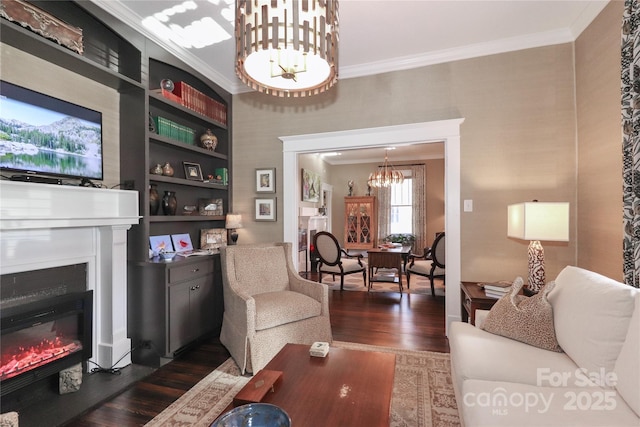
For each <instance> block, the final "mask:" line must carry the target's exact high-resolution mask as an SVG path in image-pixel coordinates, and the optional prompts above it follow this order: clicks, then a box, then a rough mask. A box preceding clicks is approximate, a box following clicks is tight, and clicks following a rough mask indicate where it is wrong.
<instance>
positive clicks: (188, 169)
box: [182, 162, 202, 181]
mask: <svg viewBox="0 0 640 427" xmlns="http://www.w3.org/2000/svg"><path fill="white" fill-rule="evenodd" d="M182 164H183V165H184V177H185V178H186V179H189V180H191V181H202V168H200V165H199V164H197V163H191V162H182Z"/></svg>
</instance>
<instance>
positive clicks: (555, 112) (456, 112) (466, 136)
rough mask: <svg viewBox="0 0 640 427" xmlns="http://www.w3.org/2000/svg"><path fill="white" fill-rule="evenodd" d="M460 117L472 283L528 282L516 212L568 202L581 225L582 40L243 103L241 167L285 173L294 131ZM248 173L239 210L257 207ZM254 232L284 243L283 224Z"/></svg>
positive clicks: (553, 258) (569, 258)
mask: <svg viewBox="0 0 640 427" xmlns="http://www.w3.org/2000/svg"><path fill="white" fill-rule="evenodd" d="M458 117H463V118H465V122H464V123H463V124H462V128H461V129H462V135H461V197H462V199H473V200H474V212H471V213H463V214H462V215H461V239H462V254H461V255H462V272H461V273H462V279H463V280H497V279H505V278H507V279H508V278H513V277H514V276H515V275H526V272H527V257H526V252H527V242H523V241H515V240H510V239H508V238H507V236H506V212H507V205H508V204H510V203H516V202H522V201H528V200H532V199H534V198H535V199H539V200H544V201H559V200H564V201H569V202H571V206H572V212H573V216H572V218H573V222H574V223H575V204H576V200H575V186H576V178H575V175H576V165H575V162H576V151H575V109H574V92H573V46H572V44H563V45H558V46H549V47H543V48H537V49H529V50H524V51H519V52H512V53H505V54H501V55H492V56H487V57H483V58H476V59H470V60H465V61H458V62H454V63H448V64H441V65H434V66H429V67H424V68H419V69H414V70H408V71H399V72H393V73H387V74H382V75H375V76H369V77H362V78H356V79H345V80H341V81H339V82H338V84H337V86H336V87H335V88H333V89H332V90H331V91H329V92H328V93H325V94H322V95H320V96H317V97H313V98H309V99H292V100H287V99H276V98H273V97H268V96H265V95H263V94H258V93H246V94H241V95H237V96H234V135H233V137H234V156H233V159H234V165H233V166H234V171H242V170H244V169H251V170H252V169H253V168H255V167H258V166H261V167H266V166H274V167H276V168H278V170H279V171H281V170H282V147H281V143H280V141H279V140H278V137H279V136H283V135H297V134H307V133H318V132H329V131H337V130H347V129H357V128H367V127H377V126H388V125H395V124H405V123H413V122H425V121H431V120H443V119H452V118H458ZM267 161H268V162H271V163H265V162H267ZM243 177H244V174H242V172H240V174H239V177H236V179H235V181H234V183H235V184H237V186H234V194H233V199H234V210H239V211H243V210H244V209H247V207H248V206H247V201H246V198H245V197H243V189H244V187H245V185H246V184H245V183H243ZM286 179H296V177H287V178H286ZM279 182H282V181H281V180H280V181H279ZM278 193H279V194H282V186H281V185H280V184H279V185H278ZM335 194H336V195H337V194H338V193H337V192H336V193H335ZM245 225H246V228H245V229H244V230H243V231H244V232H245V234H246V238H243V242H247V243H249V242H260V241H269V240H279V239H282V235H283V232H282V223H281V222H278V223H276V224H268V225H265V224H264V223H262V224H256V223H252V222H248V223H246V224H245ZM571 237H572V240H571V242H570V243H569V244H568V245H567V244H564V245H545V248H546V249H547V271H548V276H549V277H555V275H557V273H558V272H559V271H560V269H561V268H562V267H563V266H565V265H567V264H574V263H575V252H576V251H575V244H576V241H575V233H572V236H571Z"/></svg>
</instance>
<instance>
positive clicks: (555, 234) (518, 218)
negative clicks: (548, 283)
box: [507, 201, 569, 292]
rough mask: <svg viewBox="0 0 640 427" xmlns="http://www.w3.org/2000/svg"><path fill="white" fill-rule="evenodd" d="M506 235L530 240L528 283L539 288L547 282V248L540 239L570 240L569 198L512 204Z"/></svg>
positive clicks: (533, 290)
mask: <svg viewBox="0 0 640 427" xmlns="http://www.w3.org/2000/svg"><path fill="white" fill-rule="evenodd" d="M508 216H509V218H508V226H507V228H508V229H507V236H509V237H515V238H517V239H522V240H529V241H530V243H529V251H528V254H529V279H528V283H527V287H528V289H529V290H530V291H532V292H538V291H539V290H540V289H541V288H542V287H543V286H544V284H545V276H544V249H543V248H542V244H540V240H546V241H551V242H568V241H569V203H568V202H538V201H533V202H526V203H518V204H515V205H509V207H508Z"/></svg>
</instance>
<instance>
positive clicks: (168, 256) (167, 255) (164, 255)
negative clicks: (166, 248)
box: [160, 252, 176, 261]
mask: <svg viewBox="0 0 640 427" xmlns="http://www.w3.org/2000/svg"><path fill="white" fill-rule="evenodd" d="M175 257H176V253H175V252H160V259H163V260H165V261H171V260H173V259H174V258H175Z"/></svg>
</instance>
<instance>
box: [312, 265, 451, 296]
mask: <svg viewBox="0 0 640 427" xmlns="http://www.w3.org/2000/svg"><path fill="white" fill-rule="evenodd" d="M378 273H379V274H380V275H382V274H383V273H384V271H383V270H382V269H380V271H379V272H378ZM322 283H324V284H325V285H328V286H329V289H330V290H334V291H339V290H340V276H336V278H335V280H334V279H333V276H332V275H331V274H326V273H325V274H323V275H322ZM434 283H435V286H434V290H435V294H436V296H444V282H443V280H442V279H436V280H435V281H434ZM371 285H372V286H371V291H370V292H399V286H398V284H397V283H393V282H373V283H372V284H371ZM344 290H345V291H365V292H366V291H367V287H366V286H365V285H364V280H362V274H357V273H356V274H350V275H348V276H344ZM402 292H403V293H407V294H419V295H431V284H430V283H429V278H428V277H423V276H417V275H415V274H414V275H413V276H411V288H409V289H407V276H405V275H402Z"/></svg>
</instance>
